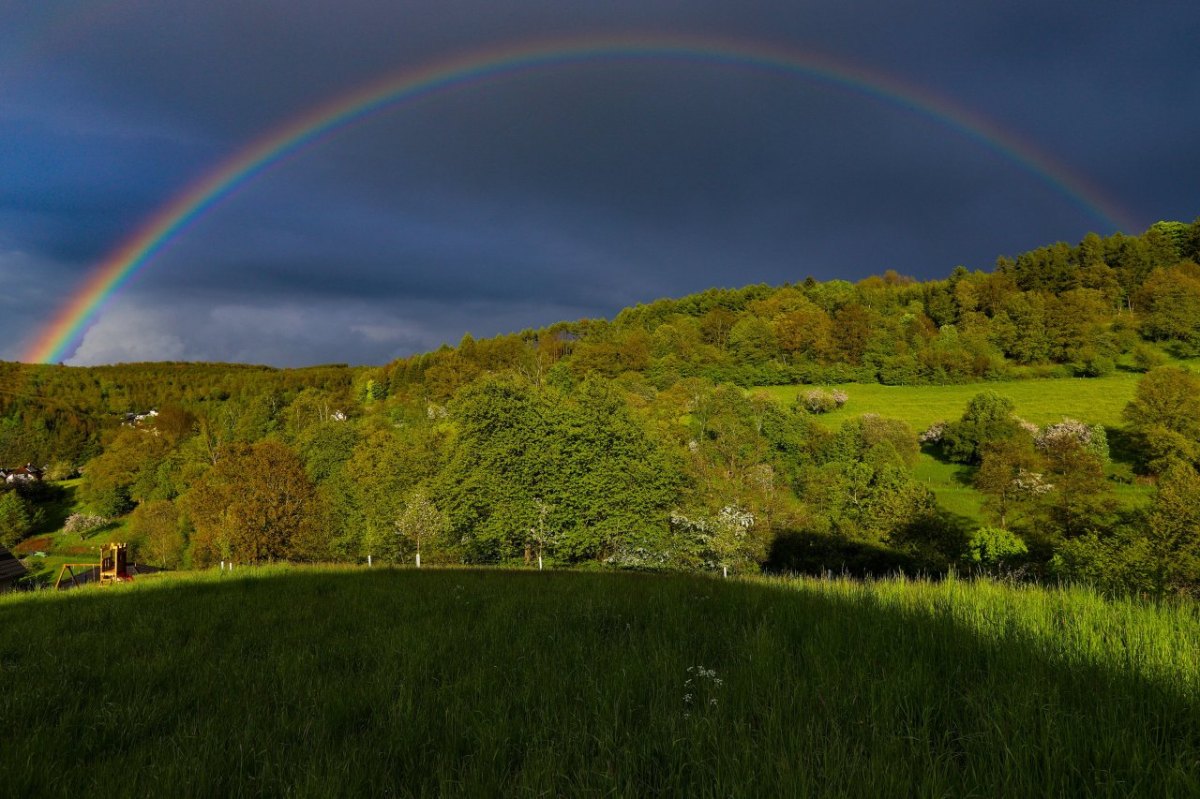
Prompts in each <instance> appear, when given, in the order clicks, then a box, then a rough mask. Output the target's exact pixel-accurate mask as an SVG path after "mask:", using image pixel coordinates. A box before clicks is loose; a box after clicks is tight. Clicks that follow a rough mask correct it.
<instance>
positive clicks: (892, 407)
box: [754, 372, 1150, 522]
mask: <svg viewBox="0 0 1200 799" xmlns="http://www.w3.org/2000/svg"><path fill="white" fill-rule="evenodd" d="M1141 377H1142V375H1141V374H1138V373H1134V372H1117V373H1114V374H1111V375H1108V376H1105V377H1091V378H1046V379H1029V380H1007V381H996V382H988V383H968V384H965V385H950V386H884V385H880V384H878V383H845V384H841V385H837V386H766V387H762V388H756V389H754V390H755V391H756V392H759V391H761V392H765V393H767V394H768V395H769V396H771V397H772V398H773V399H775V400H776V401H777V402H780V403H782V404H784V405H787V404H790V403H791V402H792V400H793V399H795V397H796V396H797V395H798V394H801V393H803V392H806V391H811V390H813V389H814V388H824V389H827V390H832V389H839V390H841V391H844V392H846V394H848V395H849V397H850V399H849V400H848V401H847V402H846V404H845V405H844V406H843V407H841V408H839V409H838V410H836V411H832V412H830V413H826V414H820V415H818V416H815V417H813V418H814V419H815V420H816V421H817V422H818V423H819V424H821V425H823V426H825V427H827V428H829V429H831V430H833V429H836V428H838V427H840V426H841V425H842V423H843V422H845V421H847V420H848V419H852V418H854V417H856V416H861V415H862V414H864V413H877V414H879V415H880V416H888V417H891V418H893V419H902V420H903V421H905V422H907V423H908V424H909V425H910V426H911V427H912V428H913V430H914V431H915V432H917V433H920V432H921V431H923V430H925V429H926V428H928V427H929V426H930V425H931V424H933V423H934V422H939V421H953V420H954V419H957V418H959V417H960V416H962V413H963V410H964V409H965V408H966V406H967V403H968V402H969V401H970V400H971V398H972V397H974V396H975V395H976V394H978V393H980V392H983V391H995V392H996V393H998V394H1001V395H1003V396H1006V397H1009V398H1010V399H1012V400H1013V403H1014V404H1015V405H1016V411H1015V412H1016V414H1017V416H1020V417H1021V418H1022V419H1025V420H1027V421H1030V422H1033V423H1034V424H1039V425H1044V424H1052V423H1055V422H1060V421H1062V420H1063V418H1065V417H1070V418H1073V419H1078V420H1080V421H1084V422H1087V423H1089V424H1102V425H1104V426H1105V427H1106V428H1107V429H1109V430H1110V431H1111V430H1116V429H1119V428H1121V427H1122V426H1123V424H1124V422H1123V421H1122V419H1121V411H1122V410H1123V409H1124V408H1125V405H1126V404H1127V403H1128V402H1129V401H1130V400H1131V399H1133V394H1134V391H1135V390H1136V388H1137V382H1138V380H1140V379H1141ZM1117 455H1118V456H1119V453H1117ZM1118 461H1119V458H1118ZM914 471H915V474H916V475H917V477H918V478H919V479H920V480H922V481H923V482H924V483H925V484H926V485H928V486H929V487H930V489H931V490H933V492H934V493H935V494H936V495H937V499H938V503H939V504H940V505H941V506H942V507H943V508H945V509H946V510H948V511H950V512H952V513H955V514H958V515H960V516H964V517H966V518H969V519H972V520H974V521H976V522H982V521H983V515H982V513H981V511H980V504H981V503H982V502H983V495H982V494H980V493H979V492H978V491H976V490H975V489H974V488H972V487H971V484H970V473H969V470H966V469H964V468H963V467H962V466H960V465H958V464H952V463H944V462H941V461H939V460H938V459H936V458H935V457H933V456H932V455H931V454H929V453H927V452H922V453H921V455H920V457H919V460H918V463H917V466H916V467H915V469H914ZM1111 471H1112V472H1113V473H1114V474H1115V473H1117V472H1120V471H1124V472H1128V467H1127V465H1126V467H1125V468H1124V469H1122V468H1121V465H1120V464H1119V463H1118V465H1117V466H1115V467H1114V468H1113V469H1112V470H1111ZM1113 488H1114V491H1115V492H1116V495H1117V497H1118V499H1119V500H1120V501H1121V502H1122V503H1123V504H1124V505H1125V506H1127V507H1136V506H1138V505H1142V504H1144V503H1145V502H1147V501H1148V500H1149V497H1150V488H1149V487H1148V486H1144V485H1136V484H1127V483H1114V485H1113Z"/></svg>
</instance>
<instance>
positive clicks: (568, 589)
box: [0, 570, 1200, 797]
mask: <svg viewBox="0 0 1200 799" xmlns="http://www.w3.org/2000/svg"><path fill="white" fill-rule="evenodd" d="M1198 664H1200V615H1198V614H1197V611H1196V609H1195V607H1194V606H1191V605H1189V606H1186V607H1179V608H1172V607H1151V606H1146V605H1142V604H1138V603H1136V602H1131V601H1130V602H1108V601H1104V600H1101V599H1099V598H1097V597H1096V596H1095V595H1093V594H1089V593H1085V592H1080V591H1046V590H1040V589H1021V590H1016V589H1012V588H1008V587H1003V586H997V585H992V584H986V583H981V584H974V583H970V584H969V583H963V582H956V581H947V582H944V583H941V584H938V585H933V584H924V583H899V582H883V583H874V584H855V583H847V582H837V581H833V582H821V581H794V582H787V581H765V580H753V581H746V582H740V581H729V582H722V581H717V580H712V579H705V578H699V577H683V576H673V577H658V576H648V575H631V574H580V573H561V572H559V573H537V572H523V573H514V572H495V571H428V570H427V571H424V572H413V571H388V570H375V571H366V570H341V571H332V570H287V571H285V570H263V571H261V572H252V571H249V570H248V571H247V572H244V573H242V574H239V575H235V576H233V577H230V576H229V575H224V576H222V575H220V573H212V572H209V573H206V574H201V575H191V576H188V577H186V578H182V579H181V578H171V579H164V578H159V579H145V580H142V581H139V582H137V583H135V584H133V585H131V586H120V587H116V588H105V589H91V590H89V589H82V590H79V591H75V592H70V593H68V594H59V595H54V594H38V595H22V596H8V597H0V684H2V685H3V686H4V691H3V692H0V726H2V728H3V729H4V731H5V733H4V746H3V747H0V773H3V774H4V775H5V777H4V779H5V782H4V790H5V791H11V792H12V795H33V794H39V795H41V794H52V795H66V794H71V795H78V794H79V793H81V792H85V793H92V792H93V791H95V790H98V791H99V792H100V793H101V794H124V793H129V794H140V795H146V794H156V795H172V796H190V795H195V796H217V795H247V794H252V795H261V794H271V795H280V794H289V795H298V796H331V795H393V794H399V795H501V794H504V795H516V796H526V795H583V794H586V795H594V794H601V793H603V794H607V795H621V796H646V795H655V794H667V795H681V796H683V795H686V796H717V795H720V796H731V795H746V796H750V795H753V796H778V795H803V796H845V795H854V796H917V795H919V796H934V795H938V796H947V795H948V796H969V795H975V796H980V795H987V796H1006V797H1014V796H1045V795H1057V796H1079V795H1094V796H1122V797H1124V796H1131V795H1142V796H1183V795H1196V793H1197V792H1198V791H1200V777H1198V776H1197V770H1196V763H1197V760H1198V758H1200V688H1198V686H1200V665H1198Z"/></svg>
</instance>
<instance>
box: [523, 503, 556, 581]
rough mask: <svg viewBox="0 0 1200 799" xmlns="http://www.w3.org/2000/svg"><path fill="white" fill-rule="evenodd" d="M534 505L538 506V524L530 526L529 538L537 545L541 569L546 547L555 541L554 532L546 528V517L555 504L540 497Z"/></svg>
mask: <svg viewBox="0 0 1200 799" xmlns="http://www.w3.org/2000/svg"><path fill="white" fill-rule="evenodd" d="M534 505H535V506H536V507H537V524H536V525H535V526H533V527H530V528H529V540H530V541H531V542H532V543H533V545H534V546H535V547H537V560H538V570H539V571H540V570H541V569H542V565H543V561H542V558H543V555H545V553H546V547H547V546H549V545H550V544H551V543H553V534H552V533H550V532H549V531H548V530H547V529H546V517H547V516H549V515H550V511H551V510H552V509H553V506H552V505H550V504H548V503H546V502H544V501H542V500H540V499H538V500H534ZM526 560H528V559H526Z"/></svg>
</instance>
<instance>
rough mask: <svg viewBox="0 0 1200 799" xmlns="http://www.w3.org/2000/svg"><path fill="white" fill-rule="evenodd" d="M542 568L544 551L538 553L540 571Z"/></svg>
mask: <svg viewBox="0 0 1200 799" xmlns="http://www.w3.org/2000/svg"><path fill="white" fill-rule="evenodd" d="M541 570H542V553H541V552H539V553H538V571H541Z"/></svg>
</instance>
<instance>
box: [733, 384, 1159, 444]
mask: <svg viewBox="0 0 1200 799" xmlns="http://www.w3.org/2000/svg"><path fill="white" fill-rule="evenodd" d="M1140 378H1141V375H1140V374H1137V373H1134V372H1116V373H1114V374H1111V375H1108V376H1106V377H1088V378H1083V377H1065V378H1053V379H1041V380H1007V381H996V382H989V383H968V384H964V385H952V386H884V385H880V384H879V383H846V384H843V385H838V386H823V387H822V386H769V387H765V388H760V389H755V391H765V392H767V393H768V394H770V395H771V396H772V397H774V398H775V399H776V400H778V401H780V402H783V403H790V402H791V401H792V400H793V399H794V398H795V397H796V395H797V394H800V393H802V392H805V391H810V390H812V389H813V388H827V389H833V388H837V389H840V390H842V391H844V392H846V393H847V394H848V395H849V396H850V399H849V401H847V403H846V404H845V406H843V407H842V408H840V409H839V410H836V411H833V412H831V413H827V414H822V415H821V416H818V417H816V418H817V421H819V422H820V423H821V424H824V425H827V426H829V427H830V428H836V427H838V426H839V425H841V423H842V422H844V421H845V420H847V419H850V418H853V417H854V416H859V415H861V414H864V413H878V414H880V415H882V416H890V417H892V418H894V419H903V420H904V421H906V422H908V423H909V424H910V425H912V427H913V429H914V430H916V431H917V432H918V433H919V432H921V431H922V430H924V429H925V428H927V427H929V425H931V424H933V423H934V422H938V421H951V420H953V419H957V418H958V417H960V416H962V412H963V409H964V408H965V407H966V405H967V402H969V401H970V399H971V397H974V396H975V395H976V394H978V393H980V392H982V391H995V392H996V393H998V394H1002V395H1004V396H1006V397H1009V398H1011V399H1012V400H1013V402H1014V403H1015V404H1016V414H1017V415H1018V416H1020V417H1021V418H1023V419H1026V420H1028V421H1030V422H1033V423H1034V424H1039V425H1042V424H1050V423H1053V422H1060V421H1062V419H1063V417H1064V416H1069V417H1071V418H1073V419H1079V420H1081V421H1085V422H1088V423H1090V424H1102V425H1105V426H1106V427H1119V426H1121V425H1122V424H1123V422H1122V421H1121V411H1122V409H1124V407H1125V405H1126V403H1128V402H1129V400H1131V399H1132V398H1133V392H1134V390H1135V389H1136V387H1137V382H1138V380H1139V379H1140Z"/></svg>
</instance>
